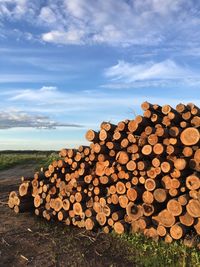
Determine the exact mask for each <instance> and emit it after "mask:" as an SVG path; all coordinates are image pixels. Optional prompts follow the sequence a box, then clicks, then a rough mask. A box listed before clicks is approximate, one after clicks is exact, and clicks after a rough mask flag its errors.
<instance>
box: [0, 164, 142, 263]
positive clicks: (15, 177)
mask: <svg viewBox="0 0 200 267" xmlns="http://www.w3.org/2000/svg"><path fill="white" fill-rule="evenodd" d="M34 169H35V166H34V164H33V163H32V164H27V165H21V166H16V167H13V168H11V169H8V170H5V171H0V266H2V267H9V266H13V267H18V266H19V267H23V266H36V267H40V266H43V267H46V266H49V267H50V266H52V267H53V266H56V267H57V266H58V267H64V266H110V267H111V266H112V267H114V266H140V264H139V263H137V262H135V258H134V252H133V251H132V250H131V248H130V247H129V246H128V245H127V246H124V243H123V242H124V241H121V240H120V239H119V238H116V237H115V236H113V235H111V234H107V235H106V234H104V233H101V232H99V233H93V232H88V231H85V230H80V229H77V228H75V227H71V226H64V225H62V224H61V223H58V222H46V221H45V220H43V219H42V218H38V217H36V216H35V215H34V214H32V213H21V214H15V213H14V212H13V210H11V209H9V208H8V206H7V200H8V194H9V192H10V191H12V190H16V189H17V184H19V182H20V177H21V176H26V177H27V176H30V177H31V176H32V175H33V173H34Z"/></svg>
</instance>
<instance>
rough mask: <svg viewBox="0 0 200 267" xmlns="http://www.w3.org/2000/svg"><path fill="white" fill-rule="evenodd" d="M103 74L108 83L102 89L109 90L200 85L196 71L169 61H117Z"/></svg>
mask: <svg viewBox="0 0 200 267" xmlns="http://www.w3.org/2000/svg"><path fill="white" fill-rule="evenodd" d="M104 74H105V76H106V77H107V78H109V79H110V83H109V84H106V85H104V87H110V88H123V87H125V88H129V87H147V86H153V87H157V86H169V85H171V84H173V85H175V86H176V85H177V84H179V85H180V84H183V83H185V84H187V85H190V86H191V85H196V84H199V83H200V78H199V72H198V71H196V70H191V69H190V68H188V67H187V66H181V65H179V64H177V63H176V62H175V61H173V60H170V59H167V60H165V61H161V62H146V63H143V64H134V63H129V62H125V61H119V62H118V64H116V65H114V66H111V67H109V68H107V69H106V70H105V73H104Z"/></svg>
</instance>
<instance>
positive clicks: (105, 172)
mask: <svg viewBox="0 0 200 267" xmlns="http://www.w3.org/2000/svg"><path fill="white" fill-rule="evenodd" d="M141 107H142V109H143V111H144V113H143V116H136V118H135V119H133V120H124V121H121V122H119V123H118V124H117V125H114V124H111V123H109V122H103V123H102V124H101V126H100V130H99V131H98V132H97V131H94V130H89V131H87V133H86V139H87V140H88V141H89V142H91V144H90V146H80V147H79V148H78V149H62V150H61V151H60V157H61V159H60V160H58V161H53V162H52V164H50V165H49V167H48V169H46V170H42V171H41V172H37V173H35V174H34V177H33V178H32V179H30V181H22V184H21V185H20V187H19V193H18V196H17V193H15V192H11V193H10V196H9V207H10V208H14V210H15V212H20V211H26V210H30V209H34V212H35V214H36V215H38V216H41V217H44V218H45V219H47V220H52V219H55V220H59V221H62V222H64V223H65V224H66V225H74V226H78V227H85V228H86V229H87V230H97V229H99V228H101V229H102V230H103V231H104V232H105V233H108V232H110V231H112V230H114V231H115V232H116V233H118V234H122V233H124V232H127V231H129V232H131V233H134V232H142V233H144V235H146V236H147V237H151V238H153V239H155V240H158V239H159V238H162V239H164V240H165V241H166V242H172V241H173V240H177V239H181V238H183V237H184V236H185V235H186V234H187V233H190V232H191V231H194V232H195V233H196V234H197V235H200V147H199V145H200V131H199V128H200V109H199V108H198V107H197V106H195V105H194V104H191V103H189V104H187V105H184V104H178V105H177V106H176V109H174V108H172V107H171V106H169V105H164V106H159V105H153V104H150V103H148V102H144V103H143V104H142V105H141Z"/></svg>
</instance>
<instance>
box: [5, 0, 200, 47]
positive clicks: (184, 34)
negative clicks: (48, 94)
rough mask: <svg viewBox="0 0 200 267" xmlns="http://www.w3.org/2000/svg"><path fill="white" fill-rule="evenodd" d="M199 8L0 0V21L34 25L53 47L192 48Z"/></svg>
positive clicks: (156, 1) (180, 2)
mask: <svg viewBox="0 0 200 267" xmlns="http://www.w3.org/2000/svg"><path fill="white" fill-rule="evenodd" d="M44 3H45V2H44ZM199 8H200V4H199V2H198V1H187V0H144V1H141V0H130V1H124V0H118V1H116V0H107V1H101V0H96V1H91V0H49V1H48V2H46V3H45V4H42V3H41V1H39V2H38V1H28V0H3V1H0V21H2V22H3V19H4V18H5V17H8V18H9V19H10V20H22V21H23V20H25V21H27V22H28V23H29V24H33V25H34V27H38V32H42V34H41V39H42V40H43V41H44V42H51V43H57V44H66V45H68V44H96V43H98V44H99V43H106V44H109V45H116V46H131V45H145V46H152V45H159V44H166V43H167V44H168V45H170V44H173V43H174V42H175V43H176V44H177V45H178V44H179V45H182V46H187V45H191V44H192V46H194V44H196V43H198V42H199V38H200V19H199V15H198V14H199ZM30 33H31V32H30ZM32 34H33V33H32ZM33 35H34V34H33ZM29 37H30V36H29ZM31 39H34V37H33V36H31Z"/></svg>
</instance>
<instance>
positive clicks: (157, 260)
mask: <svg viewBox="0 0 200 267" xmlns="http://www.w3.org/2000/svg"><path fill="white" fill-rule="evenodd" d="M113 235H114V236H115V238H116V239H118V240H120V242H122V243H124V246H129V248H130V259H129V260H131V255H134V256H133V259H132V260H136V258H137V261H138V263H140V264H141V265H142V266H159V267H162V266H174V267H187V266H191V267H197V266H200V251H199V249H198V248H195V247H193V248H189V247H187V246H185V245H184V244H183V242H182V241H179V242H178V241H174V242H173V243H171V244H166V243H165V242H164V241H158V242H155V241H153V240H151V239H147V238H146V237H145V236H143V235H142V234H133V235H126V234H124V235H122V236H117V235H116V234H113ZM131 251H132V252H134V254H133V253H131ZM135 253H136V254H135Z"/></svg>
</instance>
